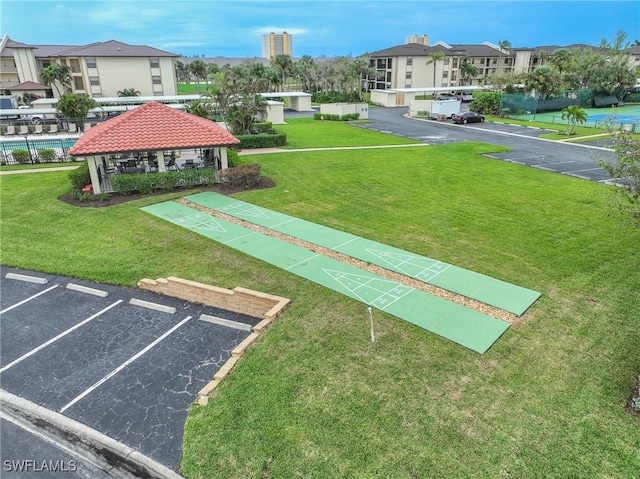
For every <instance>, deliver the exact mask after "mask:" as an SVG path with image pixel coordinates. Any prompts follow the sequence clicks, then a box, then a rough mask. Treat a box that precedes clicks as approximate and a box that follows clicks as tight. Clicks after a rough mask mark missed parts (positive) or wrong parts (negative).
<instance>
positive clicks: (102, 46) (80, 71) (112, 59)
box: [0, 35, 178, 98]
mask: <svg viewBox="0 0 640 479" xmlns="http://www.w3.org/2000/svg"><path fill="white" fill-rule="evenodd" d="M177 57H178V55H175V54H173V53H169V52H166V51H163V50H159V49H157V48H153V47H148V46H144V45H128V44H126V43H122V42H118V41H115V40H110V41H107V42H97V43H91V44H89V45H29V44H25V43H20V42H16V41H14V40H12V39H11V38H9V36H8V35H5V36H4V37H3V38H2V40H0V65H1V68H0V91H1V92H2V93H3V94H20V92H19V91H13V90H12V87H16V86H18V88H20V85H24V84H25V83H27V84H28V83H29V82H33V83H36V84H41V83H42V80H41V78H40V72H41V71H42V70H43V69H45V68H46V67H48V66H49V65H54V64H56V65H64V66H67V67H68V68H69V71H70V73H71V91H72V92H73V93H87V94H88V95H90V96H91V97H93V98H101V97H115V96H117V95H118V92H119V91H122V90H127V89H134V90H136V91H138V92H140V95H141V96H163V95H176V94H177V93H178V89H177V80H176V74H175V65H174V63H175V59H176V58H177ZM56 86H57V88H56ZM56 86H54V87H52V88H48V89H47V90H45V93H46V94H47V95H48V96H53V97H58V96H60V92H61V93H64V89H63V88H62V86H61V85H56Z"/></svg>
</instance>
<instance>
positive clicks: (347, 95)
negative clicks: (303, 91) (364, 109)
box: [311, 91, 362, 103]
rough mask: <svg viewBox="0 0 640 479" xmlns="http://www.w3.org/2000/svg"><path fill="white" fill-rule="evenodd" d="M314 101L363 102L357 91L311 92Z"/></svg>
mask: <svg viewBox="0 0 640 479" xmlns="http://www.w3.org/2000/svg"><path fill="white" fill-rule="evenodd" d="M311 101H312V102H314V103H359V102H362V100H361V99H360V95H359V93H358V92H357V91H344V92H342V91H332V92H315V93H312V94H311Z"/></svg>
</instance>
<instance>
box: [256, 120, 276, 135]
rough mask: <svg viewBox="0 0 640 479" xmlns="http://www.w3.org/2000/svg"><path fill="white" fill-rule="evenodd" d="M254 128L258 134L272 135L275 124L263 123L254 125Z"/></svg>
mask: <svg viewBox="0 0 640 479" xmlns="http://www.w3.org/2000/svg"><path fill="white" fill-rule="evenodd" d="M253 128H255V129H256V130H257V132H258V133H270V132H271V130H272V129H273V123H271V122H270V121H261V122H259V123H254V124H253Z"/></svg>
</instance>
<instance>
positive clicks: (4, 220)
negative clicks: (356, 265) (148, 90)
mask: <svg viewBox="0 0 640 479" xmlns="http://www.w3.org/2000/svg"><path fill="white" fill-rule="evenodd" d="M316 127H317V128H321V126H317V124H314V123H310V124H308V125H305V126H300V127H297V126H296V125H293V124H292V125H291V129H290V130H289V133H288V134H289V137H290V141H291V142H292V144H296V143H298V144H304V145H307V146H310V145H316V144H317V143H318V142H320V141H321V139H322V138H324V136H323V135H318V131H317V130H314V129H315V128H316ZM332 128H344V129H345V132H342V133H341V132H338V133H336V135H337V136H339V135H346V136H349V135H351V136H352V141H353V142H354V144H368V143H369V142H371V141H373V140H372V138H374V137H369V136H367V137H366V139H363V138H364V137H360V136H359V135H360V132H361V129H358V128H352V127H350V126H348V125H343V124H340V125H334V126H332ZM370 133H371V132H367V134H370ZM375 135H376V136H375V141H377V142H378V143H379V144H387V143H389V142H392V141H394V140H392V139H391V138H389V137H386V136H385V135H382V134H375ZM314 137H315V139H314V140H309V138H314ZM496 150H500V147H496V146H491V145H485V144H478V143H465V144H460V145H443V146H430V147H416V148H413V147H406V148H397V149H363V150H339V151H311V152H288V153H278V154H270V155H260V156H247V157H242V158H243V161H252V162H253V161H258V162H260V163H261V164H262V165H263V174H265V175H267V176H270V177H271V178H273V179H274V181H275V183H276V185H277V186H276V187H275V188H272V189H269V190H261V191H252V192H246V193H243V194H240V195H238V197H240V198H242V199H243V200H246V201H250V202H254V203H256V204H260V205H261V206H264V207H267V208H272V209H275V210H279V211H282V212H284V213H287V214H291V215H295V216H299V217H301V218H304V219H307V220H310V221H315V222H317V223H321V224H325V225H328V226H331V227H334V228H338V229H341V230H344V231H348V232H351V233H354V234H357V235H360V236H363V237H366V238H371V239H374V240H377V241H381V242H384V243H388V244H391V245H394V246H397V247H400V248H403V249H406V250H409V251H415V252H416V253H419V254H423V255H426V256H429V257H432V258H437V259H441V260H442V261H446V262H449V263H453V264H456V265H458V266H461V267H465V268H468V269H472V270H475V271H478V272H481V273H485V274H489V275H491V276H494V277H496V278H499V279H503V280H505V281H509V282H512V283H515V284H518V285H521V286H524V287H528V288H532V289H536V290H538V291H541V292H542V293H543V297H542V298H541V299H540V300H539V301H538V302H537V303H536V304H535V305H534V306H533V308H532V309H531V310H530V311H529V312H527V313H526V314H525V315H524V316H523V317H522V318H521V319H520V321H519V322H518V323H517V324H516V325H514V327H512V328H511V329H510V330H508V331H507V332H506V334H505V335H504V336H503V337H502V338H501V339H500V340H498V342H497V343H496V344H495V345H494V346H493V347H492V348H491V349H490V350H489V351H488V352H487V353H485V354H484V355H479V354H477V353H474V352H471V351H469V350H466V349H465V348H463V347H460V346H457V345H455V344H453V343H450V342H448V341H446V340H444V339H442V338H439V337H437V336H435V335H432V334H429V333H426V332H425V331H424V330H422V329H420V328H417V327H414V326H412V325H410V324H408V323H404V322H402V321H400V320H397V319H395V318H393V317H391V316H388V315H385V314H383V313H379V312H374V321H375V325H376V342H375V343H374V344H372V343H371V342H370V337H369V330H368V323H367V317H366V310H365V308H364V307H363V306H362V304H360V303H358V302H356V301H353V300H350V299H348V298H346V297H343V296H341V295H339V294H337V293H333V292H331V291H327V290H326V289H324V288H322V287H320V286H317V285H315V284H312V283H310V282H308V281H305V280H301V279H299V278H297V277H295V276H293V275H289V274H288V273H286V272H284V271H281V270H279V269H277V268H275V267H272V266H270V265H267V264H265V263H262V262H260V261H258V260H255V259H252V258H250V257H247V256H244V255H242V254H240V253H237V252H235V251H233V250H231V249H228V248H226V247H224V246H222V245H219V244H215V243H212V242H211V241H208V240H206V239H204V238H203V237H200V236H198V235H196V234H193V233H190V232H188V231H186V230H184V229H181V228H179V227H176V226H173V225H171V224H168V223H166V222H163V221H159V220H157V219H155V218H154V217H151V216H150V215H146V214H144V213H143V212H141V211H140V210H139V208H140V207H141V206H143V205H147V204H152V203H155V202H158V201H163V200H166V199H168V198H171V197H173V196H176V195H164V196H162V197H152V198H147V199H144V200H139V201H135V202H131V203H127V204H122V205H118V206H114V207H109V208H76V207H73V206H70V205H67V204H65V203H62V202H59V201H58V200H57V197H58V196H60V195H61V194H63V193H65V192H66V191H68V190H69V188H70V185H69V183H68V180H67V173H66V172H43V173H32V174H28V175H9V176H3V177H2V178H1V179H0V180H1V188H0V201H1V206H2V216H1V224H0V228H1V234H2V264H5V265H9V266H17V267H22V268H28V269H36V270H44V271H49V272H52V273H57V274H66V275H71V276H76V277H80V278H88V279H93V280H97V281H107V282H112V283H116V284H126V285H133V284H135V283H136V282H137V281H138V280H139V279H141V278H143V277H151V278H155V277H165V276H167V275H175V276H181V277H184V278H188V279H192V280H195V281H202V282H205V283H210V284H215V285H219V286H222V287H231V288H233V287H235V286H244V287H248V288H252V289H257V290H260V291H265V292H269V293H273V294H277V295H282V296H286V297H288V298H291V299H292V304H291V306H290V308H289V309H288V310H287V312H286V313H285V314H284V315H283V316H282V317H281V318H280V319H279V320H278V321H277V322H276V323H275V324H274V325H273V326H272V327H271V328H270V329H269V330H268V331H267V332H266V334H263V335H262V336H261V337H260V339H259V340H258V342H257V343H256V344H255V345H254V346H253V347H252V348H251V349H250V350H249V351H248V352H247V354H246V355H245V356H244V357H243V359H242V360H241V361H240V362H239V363H238V364H237V366H236V367H235V369H234V371H233V373H232V374H231V376H230V377H229V378H228V379H226V380H225V381H224V382H223V383H222V384H221V386H219V387H218V388H217V389H216V390H215V392H214V394H213V397H212V398H211V400H210V401H209V404H208V405H207V406H205V407H202V406H198V405H194V406H193V407H192V409H191V411H190V415H189V420H188V422H187V426H186V434H185V443H184V459H183V473H184V474H185V475H186V476H188V477H190V478H267V477H272V478H280V477H282V478H293V477H304V478H308V477H317V478H334V477H335V478H338V477H340V478H371V477H383V478H445V477H446V478H449V477H465V478H472V477H473V478H500V477H504V478H507V477H509V478H569V477H570V478H630V479H631V478H637V477H638V471H640V453H639V451H640V420H639V419H638V418H636V417H632V416H629V415H626V414H625V413H624V411H623V408H624V406H625V403H626V401H627V399H628V397H629V395H630V394H631V389H632V387H633V384H634V381H635V379H636V378H637V375H638V372H639V371H640V357H639V355H638V345H639V344H640V328H639V327H638V319H637V318H638V316H639V313H640V293H639V291H640V275H638V271H639V270H640V255H639V254H638V244H640V231H638V230H634V229H630V228H629V227H628V226H625V225H623V224H621V223H620V222H619V220H618V218H614V217H610V216H608V215H607V213H608V209H607V206H606V204H607V199H606V191H607V187H605V186H602V185H599V184H595V183H590V182H586V181H582V180H578V179H573V178H568V177H565V176H562V175H557V174H552V173H548V172H544V171H540V170H537V169H531V168H526V167H522V166H518V165H514V164H510V163H506V162H500V161H496V160H491V159H487V158H484V157H482V156H480V155H481V154H482V153H487V152H494V151H496Z"/></svg>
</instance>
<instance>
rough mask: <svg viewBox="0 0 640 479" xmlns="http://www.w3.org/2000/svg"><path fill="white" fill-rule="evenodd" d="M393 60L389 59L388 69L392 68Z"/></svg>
mask: <svg viewBox="0 0 640 479" xmlns="http://www.w3.org/2000/svg"><path fill="white" fill-rule="evenodd" d="M392 62H393V60H392V59H391V58H389V59H387V68H391V64H392Z"/></svg>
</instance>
